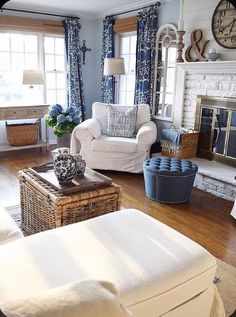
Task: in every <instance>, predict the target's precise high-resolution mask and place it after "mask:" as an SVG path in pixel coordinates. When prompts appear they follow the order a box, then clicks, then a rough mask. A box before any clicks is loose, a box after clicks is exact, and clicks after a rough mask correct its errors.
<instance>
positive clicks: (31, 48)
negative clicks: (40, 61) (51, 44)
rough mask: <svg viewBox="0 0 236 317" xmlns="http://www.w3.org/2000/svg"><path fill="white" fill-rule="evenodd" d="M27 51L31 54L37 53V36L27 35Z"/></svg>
mask: <svg viewBox="0 0 236 317" xmlns="http://www.w3.org/2000/svg"><path fill="white" fill-rule="evenodd" d="M25 51H26V52H31V53H37V51H38V41H37V36H35V35H25Z"/></svg>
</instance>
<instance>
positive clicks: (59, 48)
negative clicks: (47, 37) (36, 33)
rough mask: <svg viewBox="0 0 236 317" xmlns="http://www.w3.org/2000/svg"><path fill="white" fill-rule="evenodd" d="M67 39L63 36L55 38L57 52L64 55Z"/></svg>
mask: <svg viewBox="0 0 236 317" xmlns="http://www.w3.org/2000/svg"><path fill="white" fill-rule="evenodd" d="M64 47H65V40H64V39H63V38H56V39H55V54H61V55H64Z"/></svg>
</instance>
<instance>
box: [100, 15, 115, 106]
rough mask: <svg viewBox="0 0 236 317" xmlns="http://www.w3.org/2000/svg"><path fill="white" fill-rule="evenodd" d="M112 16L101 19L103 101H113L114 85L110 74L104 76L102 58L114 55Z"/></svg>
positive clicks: (102, 59)
mask: <svg viewBox="0 0 236 317" xmlns="http://www.w3.org/2000/svg"><path fill="white" fill-rule="evenodd" d="M113 24H114V19H113V17H106V18H105V19H104V20H103V36H102V54H101V75H102V81H101V101H102V102H105V103H113V102H114V91H113V90H114V86H113V83H112V76H104V75H103V71H104V60H105V58H107V57H108V58H110V57H114V33H113Z"/></svg>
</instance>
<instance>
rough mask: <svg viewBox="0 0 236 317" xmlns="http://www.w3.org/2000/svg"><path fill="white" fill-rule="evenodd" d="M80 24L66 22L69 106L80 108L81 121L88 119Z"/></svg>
mask: <svg viewBox="0 0 236 317" xmlns="http://www.w3.org/2000/svg"><path fill="white" fill-rule="evenodd" d="M80 28H81V25H80V22H79V18H67V19H66V20H64V29H65V43H66V56H67V99H68V106H74V107H76V108H78V109H79V110H80V111H79V114H80V119H81V121H84V120H85V118H86V111H85V98H84V86H83V76H82V65H81V51H80Z"/></svg>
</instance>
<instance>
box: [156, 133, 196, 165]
mask: <svg viewBox="0 0 236 317" xmlns="http://www.w3.org/2000/svg"><path fill="white" fill-rule="evenodd" d="M198 135H199V133H198V132H197V131H194V130H193V129H189V130H188V131H187V132H186V133H183V134H182V135H181V137H180V145H176V144H174V143H172V142H170V141H166V140H161V146H162V150H161V154H163V155H165V156H168V157H176V158H178V159H187V158H192V157H196V154H197V145H198Z"/></svg>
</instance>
